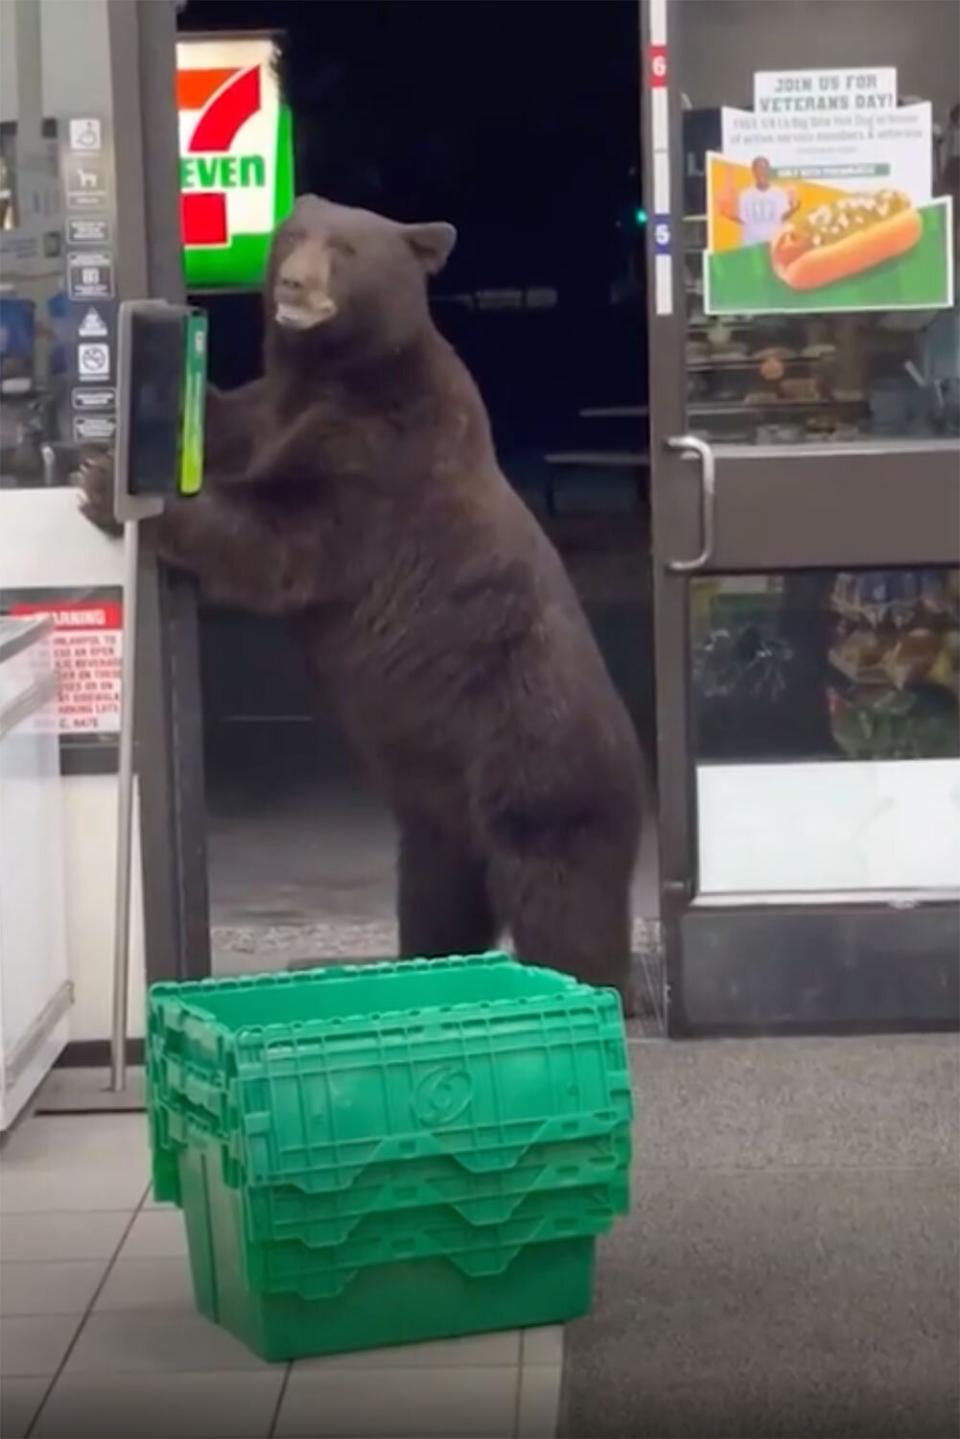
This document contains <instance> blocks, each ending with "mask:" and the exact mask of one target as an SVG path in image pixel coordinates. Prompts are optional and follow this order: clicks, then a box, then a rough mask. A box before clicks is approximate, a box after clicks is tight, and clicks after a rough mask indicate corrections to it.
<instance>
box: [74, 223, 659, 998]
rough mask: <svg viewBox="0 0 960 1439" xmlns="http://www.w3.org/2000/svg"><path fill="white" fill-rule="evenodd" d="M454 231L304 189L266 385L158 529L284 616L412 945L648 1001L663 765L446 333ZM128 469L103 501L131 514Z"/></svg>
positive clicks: (232, 396) (229, 420) (268, 297)
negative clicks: (388, 821) (638, 984)
mask: <svg viewBox="0 0 960 1439" xmlns="http://www.w3.org/2000/svg"><path fill="white" fill-rule="evenodd" d="M455 238H456V236H455V232H454V231H453V229H452V228H451V227H450V226H449V225H441V224H436V225H402V224H397V223H394V222H393V221H390V220H387V219H385V218H383V217H382V216H379V215H374V214H370V213H368V212H366V211H362V210H355V209H349V208H346V207H343V206H340V205H335V204H331V203H329V202H327V201H324V200H321V199H319V198H317V197H316V196H312V195H308V196H303V197H301V198H300V199H299V200H298V201H297V204H296V207H295V209H294V211H293V213H292V215H291V216H290V218H289V219H288V220H287V221H286V223H285V224H284V225H283V226H282V227H281V228H280V229H279V231H278V232H277V235H276V237H275V240H274V244H273V249H272V253H271V259H270V265H269V273H268V277H267V282H266V287H265V304H266V319H267V329H266V345H265V367H264V375H263V377H262V379H259V380H257V381H255V382H254V383H252V384H250V385H246V386H244V387H243V388H242V389H239V390H235V391H232V392H227V393H219V392H216V391H211V394H210V400H209V404H208V420H207V424H208V436H207V456H206V458H207V484H206V488H205V489H204V491H203V493H202V494H201V495H200V496H199V497H198V498H196V499H192V500H179V501H174V502H172V503H171V504H170V505H169V506H168V508H167V510H166V512H165V513H164V515H163V516H162V517H160V518H159V519H157V520H153V521H149V522H148V523H147V525H146V527H145V536H149V537H150V539H151V541H152V543H153V544H155V546H156V548H157V550H158V552H159V553H160V554H161V555H162V556H163V558H164V559H166V560H167V561H169V562H170V563H171V564H173V565H176V566H179V567H181V568H183V569H186V570H189V571H192V572H193V573H194V574H196V575H197V576H198V577H199V579H200V581H201V583H202V585H203V587H204V590H205V592H206V594H207V595H208V596H209V597H210V598H212V599H214V600H218V601H221V602H224V603H227V604H230V605H234V606H238V607H241V608H245V609H247V610H251V611H255V612H258V613H261V614H273V615H277V616H282V617H283V618H284V619H286V620H288V621H290V622H291V623H292V624H293V625H294V626H295V628H296V630H297V631H298V632H299V636H300V638H301V640H302V643H303V645H304V647H305V650H306V654H307V657H308V661H309V664H310V667H311V670H312V672H313V674H314V675H315V678H316V683H317V685H318V687H322V688H323V689H324V690H325V691H328V692H329V693H330V695H331V696H332V698H333V700H334V701H335V703H336V705H337V707H338V710H339V713H340V716H341V718H342V722H343V724H344V726H345V728H346V730H347V732H348V734H349V736H350V738H351V739H352V741H353V743H354V744H355V746H356V747H357V749H358V750H359V751H360V752H361V754H362V756H363V758H364V760H365V761H366V763H367V765H368V766H369V768H370V770H371V771H372V773H373V775H374V776H375V777H376V779H377V780H378V782H379V784H380V786H381V788H382V790H383V793H384V795H385V796H386V798H387V800H388V801H389V804H390V806H391V808H392V811H393V814H394V816H395V818H396V821H397V825H398V827H399V834H400V856H399V904H398V908H399V924H400V947H401V952H402V953H403V954H404V955H406V956H415V955H422V956H437V955H448V954H466V953H476V952H479V951H482V950H485V949H488V948H490V947H491V946H492V945H493V944H494V943H495V942H496V939H497V936H498V934H499V933H500V932H501V931H502V930H503V929H509V931H510V933H511V934H512V937H513V942H514V946H515V948H516V952H517V954H518V956H519V957H520V958H521V959H523V960H525V961H527V962H529V963H534V964H543V965H549V966H552V967H554V968H557V969H561V970H565V971H567V972H569V973H571V974H574V975H576V976H577V977H578V978H580V979H582V980H586V981H588V982H591V983H595V984H605V985H613V986H615V987H616V988H618V989H619V990H620V991H621V993H622V994H623V995H624V998H625V999H626V998H628V987H629V985H628V979H629V967H630V919H631V915H630V881H631V874H632V871H633V866H634V861H635V858H636V852H637V846H638V841H639V828H640V776H641V761H640V754H639V748H638V745H637V740H636V737H635V734H634V730H633V726H632V724H631V721H630V719H629V717H628V715H627V713H626V710H625V709H624V707H623V705H622V704H621V702H620V699H619V697H618V696H617V694H616V692H615V690H614V687H613V684H612V683H611V680H610V678H609V676H608V674H607V671H606V669H605V667H604V664H603V660H602V659H601V656H600V653H599V651H598V649H597V646H596V644H595V642H594V640H593V637H592V635H591V633H590V630H589V627H588V625H587V622H586V619H585V617H584V615H583V612H582V610H581V608H580V605H579V602H578V600H577V598H576V595H575V594H574V591H573V588H572V586H571V584H570V582H569V580H568V578H567V575H566V573H565V571H564V569H563V566H562V564H561V562H560V559H559V557H558V555H557V554H556V552H555V551H554V549H553V547H552V546H551V544H550V543H549V541H548V540H547V538H546V536H545V535H544V534H543V532H542V531H541V529H540V527H539V526H538V525H537V523H536V521H535V520H534V518H533V516H532V515H531V514H530V512H529V511H528V509H527V508H526V506H525V505H524V504H523V503H522V501H521V500H520V499H519V498H518V497H517V495H516V494H515V493H514V491H513V490H512V489H511V487H510V486H509V484H508V483H507V481H506V480H505V478H504V476H503V474H502V473H501V471H500V469H499V467H498V464H497V459H496V455H495V452H494V447H493V442H492V438H491V433H490V425H489V421H488V418H487V414H486V410H485V407H484V404H483V401H482V399H481V398H480V395H479V394H478V392H477V389H476V387H475V385H474V383H473V381H472V379H471V377H470V375H469V374H468V372H467V370H466V369H465V367H464V366H463V364H462V363H461V361H460V360H459V359H458V357H457V355H456V354H455V353H454V351H453V350H452V348H451V347H450V346H449V345H448V344H447V342H446V341H445V340H444V339H443V338H442V336H441V335H440V334H439V333H438V332H437V330H436V329H435V328H434V325H433V323H432V320H431V318H430V313H429V308H428V304H427V298H426V277H427V276H428V275H430V274H435V273H436V272H437V271H438V270H440V269H441V268H442V266H443V265H444V263H445V261H446V259H447V257H448V255H449V253H450V251H451V249H452V247H453V244H454V241H455ZM108 468H109V467H108V466H105V465H104V464H103V463H102V462H100V463H98V462H96V461H92V462H88V463H86V464H85V465H84V466H83V467H82V470H81V480H82V483H83V485H84V488H85V490H86V510H87V513H88V514H89V515H90V517H91V519H93V520H94V521H95V522H98V523H104V522H105V521H106V520H107V519H108V517H109V495H108V488H109V486H108V479H109V476H108Z"/></svg>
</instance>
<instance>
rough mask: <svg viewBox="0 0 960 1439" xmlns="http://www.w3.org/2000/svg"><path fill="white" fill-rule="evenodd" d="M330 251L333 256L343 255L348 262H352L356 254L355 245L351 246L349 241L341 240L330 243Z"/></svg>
mask: <svg viewBox="0 0 960 1439" xmlns="http://www.w3.org/2000/svg"><path fill="white" fill-rule="evenodd" d="M330 249H331V250H332V251H333V253H334V254H335V255H343V256H345V257H346V258H347V259H348V260H352V259H353V258H354V257H355V256H356V253H357V247H356V245H352V244H351V243H350V241H349V240H342V239H339V238H338V239H336V240H331V241H330Z"/></svg>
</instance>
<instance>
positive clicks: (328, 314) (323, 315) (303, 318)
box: [276, 300, 337, 330]
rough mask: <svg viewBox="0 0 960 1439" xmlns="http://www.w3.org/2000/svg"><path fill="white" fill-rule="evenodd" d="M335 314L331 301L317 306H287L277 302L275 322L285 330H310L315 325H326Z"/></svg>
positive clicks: (279, 301) (322, 301)
mask: <svg viewBox="0 0 960 1439" xmlns="http://www.w3.org/2000/svg"><path fill="white" fill-rule="evenodd" d="M336 313H337V307H336V305H335V304H334V303H333V301H332V300H321V301H319V302H318V303H317V304H313V305H310V304H307V305H289V304H286V303H285V302H284V301H283V300H278V301H277V308H276V320H277V324H278V325H281V326H282V327H283V329H285V330H312V329H313V328H314V327H315V326H316V325H326V324H327V323H328V322H329V321H330V320H332V319H333V317H334V315H335V314H336Z"/></svg>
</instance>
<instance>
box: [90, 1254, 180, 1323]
mask: <svg viewBox="0 0 960 1439" xmlns="http://www.w3.org/2000/svg"><path fill="white" fill-rule="evenodd" d="M138 1309H139V1310H150V1311H154V1310H158V1309H159V1310H162V1311H164V1312H167V1313H181V1314H183V1313H186V1314H192V1313H193V1312H194V1309H195V1306H194V1302H193V1285H192V1283H191V1280H190V1265H189V1263H188V1262H187V1260H186V1258H184V1257H181V1258H177V1259H172V1258H171V1259H135V1258H125V1257H124V1255H123V1254H121V1255H120V1257H119V1258H118V1259H117V1260H116V1262H115V1263H114V1265H113V1268H112V1269H111V1270H110V1273H109V1275H108V1276H107V1280H106V1283H105V1284H104V1286H103V1288H102V1289H101V1291H100V1293H99V1295H98V1296H97V1302H96V1304H95V1306H94V1311H95V1313H98V1314H106V1313H120V1312H127V1311H130V1310H138Z"/></svg>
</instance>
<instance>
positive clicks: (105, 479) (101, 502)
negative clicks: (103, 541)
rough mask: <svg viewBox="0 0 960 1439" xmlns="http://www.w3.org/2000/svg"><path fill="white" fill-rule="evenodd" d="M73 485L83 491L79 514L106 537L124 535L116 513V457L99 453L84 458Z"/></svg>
mask: <svg viewBox="0 0 960 1439" xmlns="http://www.w3.org/2000/svg"><path fill="white" fill-rule="evenodd" d="M73 478H74V483H75V484H76V485H77V486H78V487H79V488H80V489H81V490H82V492H83V497H82V499H81V501H80V510H81V513H82V514H83V515H84V517H85V518H86V519H88V520H89V521H90V523H91V524H92V525H96V527H97V529H98V530H103V532H104V534H107V535H120V534H122V533H123V527H122V525H118V524H117V521H116V518H115V516H114V513H113V455H112V454H110V453H106V454H105V453H104V452H103V451H99V452H97V453H90V454H87V455H84V456H83V457H82V459H81V461H80V468H79V469H78V470H77V472H76V474H75V475H74V477H73Z"/></svg>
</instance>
